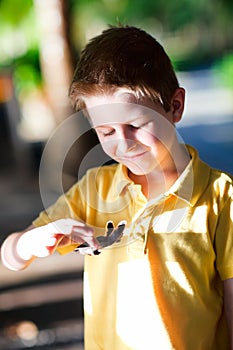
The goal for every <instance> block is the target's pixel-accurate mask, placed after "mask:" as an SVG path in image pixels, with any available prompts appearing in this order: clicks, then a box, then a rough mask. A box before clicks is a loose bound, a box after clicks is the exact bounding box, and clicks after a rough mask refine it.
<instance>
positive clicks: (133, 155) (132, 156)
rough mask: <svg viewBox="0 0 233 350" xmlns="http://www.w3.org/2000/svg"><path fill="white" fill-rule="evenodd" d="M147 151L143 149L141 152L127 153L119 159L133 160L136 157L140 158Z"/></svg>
mask: <svg viewBox="0 0 233 350" xmlns="http://www.w3.org/2000/svg"><path fill="white" fill-rule="evenodd" d="M146 153H147V151H143V152H141V153H138V154H131V155H127V156H121V157H119V158H120V159H121V160H124V161H127V160H128V161H130V160H133V159H137V158H140V157H142V156H144V155H145V154H146Z"/></svg>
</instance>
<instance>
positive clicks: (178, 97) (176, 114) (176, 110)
mask: <svg viewBox="0 0 233 350" xmlns="http://www.w3.org/2000/svg"><path fill="white" fill-rule="evenodd" d="M184 102H185V89H183V88H181V87H179V88H178V89H176V91H175V93H174V95H173V97H172V100H171V112H172V115H173V122H174V123H178V122H179V121H180V120H181V118H182V115H183V111H184Z"/></svg>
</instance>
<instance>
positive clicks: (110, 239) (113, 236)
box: [75, 220, 126, 255]
mask: <svg viewBox="0 0 233 350" xmlns="http://www.w3.org/2000/svg"><path fill="white" fill-rule="evenodd" d="M125 225H126V221H125V220H123V221H121V222H119V224H118V225H117V227H116V228H115V227H114V225H113V222H112V221H108V222H107V225H106V226H107V227H106V233H105V236H99V237H97V238H96V240H97V241H98V243H99V249H103V248H106V247H109V246H111V245H112V244H114V243H117V242H120V240H121V238H122V236H123V233H124V229H125ZM75 251H76V252H78V253H79V254H83V255H85V254H88V255H98V254H100V251H99V250H98V249H94V248H93V247H91V246H90V245H88V243H86V242H85V243H83V244H81V245H79V246H78V247H77V248H76V249H75Z"/></svg>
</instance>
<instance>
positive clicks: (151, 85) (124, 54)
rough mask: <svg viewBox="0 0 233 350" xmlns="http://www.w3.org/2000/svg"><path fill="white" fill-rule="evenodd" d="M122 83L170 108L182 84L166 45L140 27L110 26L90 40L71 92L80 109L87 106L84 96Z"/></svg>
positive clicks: (106, 92) (108, 90) (76, 72)
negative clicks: (179, 81)
mask: <svg viewBox="0 0 233 350" xmlns="http://www.w3.org/2000/svg"><path fill="white" fill-rule="evenodd" d="M119 87H126V88H129V89H131V90H132V92H134V93H135V95H136V96H137V97H139V96H145V95H146V96H147V97H149V98H150V99H151V100H152V101H156V102H158V101H159V102H160V103H162V105H163V107H164V109H165V110H166V111H168V110H169V109H170V103H171V98H172V96H173V94H174V92H175V90H176V89H177V88H178V87H179V84H178V81H177V78H176V74H175V72H174V69H173V67H172V64H171V61H170V59H169V57H168V55H167V54H166V52H165V51H164V49H163V47H162V46H161V45H160V44H159V43H158V41H157V40H156V39H154V38H153V37H152V36H151V35H149V34H148V33H146V32H145V31H143V30H141V29H139V28H136V27H130V26H124V27H123V26H122V27H110V28H109V29H107V30H104V31H103V32H102V34H100V35H98V36H96V37H94V38H93V39H92V40H90V42H89V43H88V44H87V45H86V47H85V48H84V50H83V51H82V52H81V56H80V60H79V62H78V65H77V67H76V70H75V73H74V77H73V80H72V83H71V86H70V90H69V96H70V98H71V100H72V102H73V105H74V107H75V109H76V110H80V109H82V108H83V107H85V104H84V102H83V99H82V98H83V97H85V96H90V95H94V94H108V93H112V92H114V91H115V90H116V88H119Z"/></svg>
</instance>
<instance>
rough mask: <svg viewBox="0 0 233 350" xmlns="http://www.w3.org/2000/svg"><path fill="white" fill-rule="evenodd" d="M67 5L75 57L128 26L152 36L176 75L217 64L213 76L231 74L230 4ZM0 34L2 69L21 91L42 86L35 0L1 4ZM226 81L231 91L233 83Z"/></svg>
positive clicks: (107, 1)
mask: <svg viewBox="0 0 233 350" xmlns="http://www.w3.org/2000/svg"><path fill="white" fill-rule="evenodd" d="M48 1H50V0H48ZM66 4H68V5H69V7H70V11H69V12H68V13H69V18H67V23H68V25H69V27H70V28H69V32H70V33H71V41H72V43H73V45H74V47H75V49H76V52H79V51H80V50H81V48H82V47H83V45H84V44H85V43H86V41H87V40H88V39H89V38H90V37H91V36H94V35H96V34H98V33H99V32H100V31H101V30H103V29H104V28H106V27H107V25H108V24H111V25H117V24H119V23H120V24H123V25H125V24H129V25H135V26H139V27H141V28H143V29H145V30H147V31H148V32H150V33H151V34H152V35H154V36H155V37H156V38H157V39H158V40H159V41H160V42H161V43H162V44H163V45H164V46H165V48H166V50H167V52H168V54H169V55H170V57H171V58H172V61H173V63H174V65H175V68H176V69H177V70H188V69H196V68H200V67H206V66H210V65H213V64H215V62H218V64H216V67H215V68H216V69H217V70H218V69H219V70H221V71H222V72H224V71H226V72H229V73H230V72H232V64H233V60H232V55H228V52H229V51H233V25H232V14H233V1H232V0H189V1H187V0H179V1H175V0H174V1H173V0H171V1H164V0H143V1H142V0H66ZM0 32H1V36H0V69H6V68H10V69H11V70H12V72H13V74H14V78H15V81H16V86H17V88H18V89H19V90H20V91H22V90H25V91H27V90H28V89H29V90H30V89H31V88H33V87H34V86H36V85H38V84H41V82H42V78H41V73H40V66H39V48H38V42H39V40H38V38H39V34H38V32H39V31H38V28H37V25H36V13H35V8H34V3H33V0H23V1H22V0H0ZM225 55H227V56H226V57H225V58H224V56H225ZM231 75H233V74H232V73H231ZM227 76H228V77H229V76H230V74H226V78H227ZM228 80H231V82H230V83H229V82H228V84H230V85H231V86H232V85H233V83H232V80H233V78H232V79H231V78H228Z"/></svg>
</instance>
